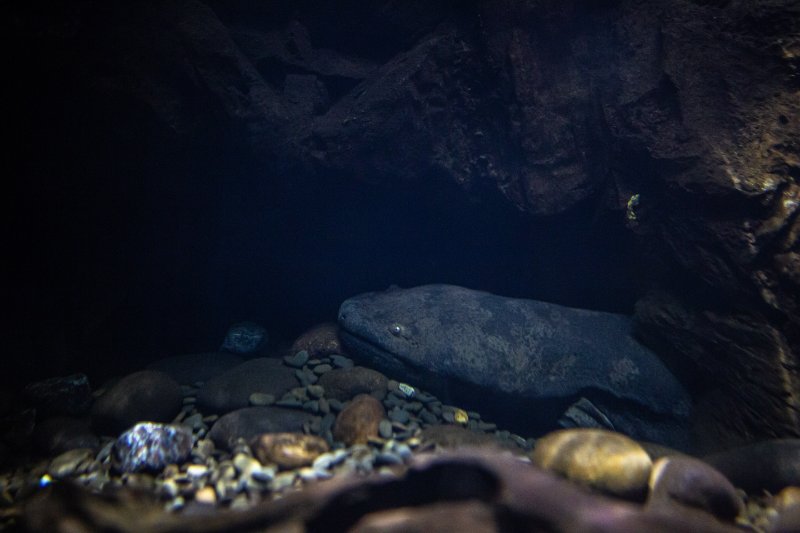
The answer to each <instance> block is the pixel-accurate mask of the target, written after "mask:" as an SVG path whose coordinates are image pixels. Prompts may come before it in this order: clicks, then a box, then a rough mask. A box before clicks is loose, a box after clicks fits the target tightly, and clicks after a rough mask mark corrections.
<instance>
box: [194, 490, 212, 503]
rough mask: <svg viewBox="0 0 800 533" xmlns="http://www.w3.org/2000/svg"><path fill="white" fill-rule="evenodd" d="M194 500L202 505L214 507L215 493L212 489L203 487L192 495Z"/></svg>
mask: <svg viewBox="0 0 800 533" xmlns="http://www.w3.org/2000/svg"><path fill="white" fill-rule="evenodd" d="M194 500H195V501H196V502H197V503H201V504H204V505H214V504H215V503H217V493H216V492H215V491H214V488H213V487H203V488H202V489H200V490H198V491H197V492H195V493H194Z"/></svg>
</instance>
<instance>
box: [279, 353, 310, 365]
mask: <svg viewBox="0 0 800 533" xmlns="http://www.w3.org/2000/svg"><path fill="white" fill-rule="evenodd" d="M308 359H309V355H308V352H307V351H305V350H300V351H299V352H297V353H295V354H294V355H287V356H286V357H284V358H283V362H284V363H286V364H287V365H289V366H291V367H293V368H302V367H303V365H304V364H306V363H307V362H308Z"/></svg>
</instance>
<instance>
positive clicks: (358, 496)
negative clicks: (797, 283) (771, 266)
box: [23, 450, 738, 533]
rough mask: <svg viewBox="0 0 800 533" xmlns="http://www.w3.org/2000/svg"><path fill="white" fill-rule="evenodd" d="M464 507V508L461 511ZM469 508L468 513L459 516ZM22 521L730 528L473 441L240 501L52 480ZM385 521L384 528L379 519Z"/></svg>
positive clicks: (59, 524)
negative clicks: (472, 446)
mask: <svg viewBox="0 0 800 533" xmlns="http://www.w3.org/2000/svg"><path fill="white" fill-rule="evenodd" d="M465 513H466V515H465ZM465 516H474V517H475V521H474V522H469V521H465V520H464V517H465ZM23 517H24V523H25V525H26V527H27V530H28V531H34V532H45V531H46V532H48V533H49V532H66V531H95V530H100V529H103V530H113V531H119V532H127V531H130V532H133V531H137V532H155V531H159V532H162V533H167V532H172V531H174V532H178V531H181V532H193V531H204V532H212V531H231V530H235V531H242V532H250V531H252V532H256V531H264V530H267V529H269V530H272V529H271V528H275V530H282V531H289V530H290V531H309V532H311V531H330V532H337V531H376V530H383V531H385V530H389V531H391V530H396V531H406V530H409V528H410V529H412V530H413V527H418V526H419V525H420V524H421V523H426V522H427V523H426V529H425V530H426V531H448V530H452V528H449V527H448V525H452V524H460V525H462V526H463V527H461V528H460V529H459V530H460V531H465V532H467V531H469V532H473V531H476V532H477V531H481V532H484V531H501V530H503V531H504V530H508V529H509V528H511V529H514V530H520V531H534V530H547V531H569V532H584V531H587V532H588V531H598V530H601V529H602V530H603V531H610V532H617V531H618V532H623V531H650V532H665V533H681V532H693V531H707V532H720V533H722V532H734V531H738V529H737V528H735V527H734V526H732V525H726V524H724V523H722V522H720V521H718V520H716V519H715V518H714V517H713V516H712V515H710V514H707V513H704V512H702V511H697V512H693V513H686V514H676V513H674V512H669V513H662V512H658V511H652V510H648V509H647V508H645V507H641V506H638V505H636V504H632V503H627V502H623V501H620V500H614V499H610V498H608V497H605V496H601V495H597V494H592V493H589V492H587V491H586V490H585V489H581V488H580V487H577V486H575V485H572V484H571V483H569V482H567V481H565V480H561V479H558V478H556V477H554V476H552V475H550V474H548V473H545V472H543V471H541V470H539V469H537V468H535V467H533V466H531V465H529V464H526V463H524V462H521V461H520V460H519V459H516V458H513V457H511V456H508V455H496V454H491V453H486V452H477V451H474V450H470V451H463V452H458V453H451V454H446V455H440V456H421V457H419V458H417V459H415V460H414V461H413V463H412V467H411V469H410V470H409V471H408V473H407V474H406V475H404V476H402V477H399V478H394V477H387V476H377V477H376V476H372V477H369V478H366V479H357V478H348V479H342V480H334V481H330V482H326V483H322V484H318V485H316V486H314V487H310V488H309V489H307V490H304V491H302V492H297V493H293V494H289V495H287V496H286V497H284V498H282V499H280V500H276V501H272V502H264V503H263V504H261V505H260V506H258V507H255V508H253V509H250V510H247V511H238V512H236V511H220V512H213V511H211V510H210V509H209V510H208V511H207V512H204V513H202V514H201V515H199V516H198V515H191V514H188V515H185V516H182V515H180V514H170V513H167V512H165V511H163V510H162V508H161V505H160V504H159V503H158V502H157V501H155V500H154V499H150V498H147V497H143V496H141V495H139V496H137V495H136V494H134V493H131V492H127V491H123V492H120V493H119V494H117V495H116V496H114V497H108V496H92V495H90V494H88V493H86V492H84V491H82V490H81V489H78V488H77V487H74V486H70V485H66V484H65V485H56V486H54V487H52V488H51V489H49V490H48V491H47V492H46V493H43V494H41V495H40V496H38V497H37V498H35V499H34V500H32V501H31V502H30V503H29V504H28V505H27V506H26V508H25V509H24V513H23ZM382 528H387V529H382Z"/></svg>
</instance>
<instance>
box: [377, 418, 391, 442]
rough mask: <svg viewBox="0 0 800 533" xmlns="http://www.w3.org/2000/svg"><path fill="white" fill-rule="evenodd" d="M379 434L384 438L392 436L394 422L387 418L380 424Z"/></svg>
mask: <svg viewBox="0 0 800 533" xmlns="http://www.w3.org/2000/svg"><path fill="white" fill-rule="evenodd" d="M378 435H380V436H381V438H384V439H391V438H392V423H391V422H390V421H389V420H386V419H385V418H384V419H383V420H381V422H380V424H378Z"/></svg>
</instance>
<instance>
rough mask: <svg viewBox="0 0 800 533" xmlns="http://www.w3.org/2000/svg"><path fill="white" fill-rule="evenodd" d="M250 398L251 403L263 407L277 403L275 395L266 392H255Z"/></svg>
mask: <svg viewBox="0 0 800 533" xmlns="http://www.w3.org/2000/svg"><path fill="white" fill-rule="evenodd" d="M248 399H249V401H250V405H254V406H261V407H263V406H267V405H272V404H273V403H275V396H274V395H272V394H267V393H265V392H254V393H253V394H251V395H250V398H248Z"/></svg>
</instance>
